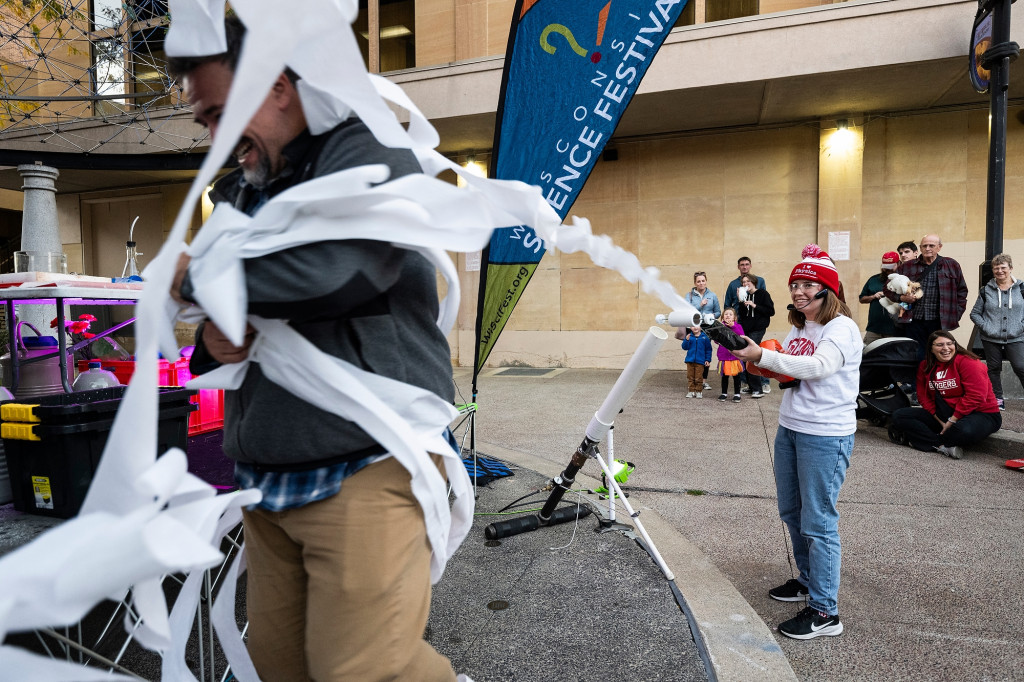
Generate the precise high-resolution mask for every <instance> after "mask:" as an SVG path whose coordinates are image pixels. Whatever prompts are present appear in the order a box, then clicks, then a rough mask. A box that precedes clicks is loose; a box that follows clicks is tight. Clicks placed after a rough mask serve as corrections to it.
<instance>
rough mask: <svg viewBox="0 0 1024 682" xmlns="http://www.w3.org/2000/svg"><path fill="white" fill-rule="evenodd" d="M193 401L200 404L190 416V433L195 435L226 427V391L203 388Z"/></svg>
mask: <svg viewBox="0 0 1024 682" xmlns="http://www.w3.org/2000/svg"><path fill="white" fill-rule="evenodd" d="M192 402H194V403H196V404H197V405H198V406H199V409H198V410H196V411H195V412H193V413H192V414H191V415H190V416H189V418H188V435H190V436H195V435H196V434H199V433H207V432H209V431H216V430H217V429H222V428H224V391H222V390H221V389H219V388H201V389H199V391H198V394H197V395H195V396H193V398H192Z"/></svg>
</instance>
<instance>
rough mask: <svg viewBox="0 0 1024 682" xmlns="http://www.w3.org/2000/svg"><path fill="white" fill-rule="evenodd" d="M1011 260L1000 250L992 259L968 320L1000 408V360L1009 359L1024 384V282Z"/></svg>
mask: <svg viewBox="0 0 1024 682" xmlns="http://www.w3.org/2000/svg"><path fill="white" fill-rule="evenodd" d="M1012 272H1013V259H1012V258H1010V254H1008V253H1001V254H999V255H998V256H996V257H995V258H993V259H992V274H993V275H995V277H993V278H992V279H990V280H989V281H988V284H986V285H985V286H983V287H982V288H981V293H979V294H978V300H977V301H976V302H975V304H974V308H973V309H972V310H971V322H973V323H974V324H976V325H978V332H979V333H980V334H981V345H982V347H983V348H984V349H985V362H986V363H987V364H988V378H989V380H990V381H991V382H992V390H993V391H994V392H995V394H996V402H997V403H999V409H1000V410H1005V409H1006V403H1005V402H1004V401H1003V377H1002V374H1003V360H1009V361H1010V367H1012V368H1013V373H1014V374H1016V375H1017V378H1018V379H1019V380H1020V383H1021V386H1024V282H1022V281H1021V280H1019V279H1016V278H1015V277H1014V276H1013V275H1012V274H1011V273H1012Z"/></svg>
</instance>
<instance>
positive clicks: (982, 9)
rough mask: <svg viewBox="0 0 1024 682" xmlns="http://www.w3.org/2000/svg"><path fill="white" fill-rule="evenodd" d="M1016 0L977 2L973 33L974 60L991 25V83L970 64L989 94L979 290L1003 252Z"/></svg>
mask: <svg viewBox="0 0 1024 682" xmlns="http://www.w3.org/2000/svg"><path fill="white" fill-rule="evenodd" d="M1014 2H1016V0H978V14H977V16H976V17H975V21H974V26H973V27H972V34H971V55H970V56H971V59H972V60H973V59H977V58H976V57H975V55H977V52H976V51H975V50H976V47H978V43H979V41H981V40H984V39H986V37H985V36H984V33H985V32H984V31H983V30H982V28H983V27H984V24H985V23H986V22H989V21H990V22H991V24H990V25H991V34H990V36H991V38H989V40H990V44H989V47H988V49H986V50H985V52H984V54H982V55H981V56H980V59H977V66H980V67H981V68H983V69H987V70H988V71H989V74H988V80H987V82H985V81H984V80H981V79H983V78H984V76H982V74H981V73H980V72H979V71H978V70H977V68H976V66H975V62H973V61H972V62H971V67H972V68H971V72H970V73H971V80H972V83H973V84H974V86H975V88H977V90H978V92H985V88H986V87H987V88H988V92H989V109H988V112H989V125H988V186H987V190H988V192H987V196H986V202H985V260H984V261H982V263H981V265H980V266H979V267H978V291H981V289H982V288H983V287H984V286H985V285H986V284H987V283H988V281H989V280H990V279H992V258H994V257H995V256H996V255H998V254H1000V253H1002V252H1003V217H1004V207H1005V203H1006V109H1007V106H1006V105H1007V99H1008V98H1009V90H1010V62H1012V61H1013V60H1014V59H1016V58H1017V56H1018V55H1019V54H1020V47H1019V46H1018V45H1017V43H1014V42H1012V41H1011V40H1010V8H1011V5H1012V4H1013V3H1014ZM969 347H970V348H971V349H972V350H975V351H980V350H981V339H980V337H979V334H978V328H977V326H975V327H974V330H973V331H972V333H971V340H970V346H969Z"/></svg>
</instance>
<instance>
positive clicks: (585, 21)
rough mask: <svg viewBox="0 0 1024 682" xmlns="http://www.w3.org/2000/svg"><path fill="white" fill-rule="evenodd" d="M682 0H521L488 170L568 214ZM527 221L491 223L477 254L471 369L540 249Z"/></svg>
mask: <svg viewBox="0 0 1024 682" xmlns="http://www.w3.org/2000/svg"><path fill="white" fill-rule="evenodd" d="M686 2H687V0H573V2H567V1H566V0H518V1H517V3H516V8H515V11H514V13H513V19H512V27H511V29H510V32H509V41H508V50H507V52H506V54H505V71H504V74H503V76H502V88H501V99H500V101H499V103H498V111H497V122H496V125H495V133H494V146H493V149H492V156H491V167H490V176H491V177H493V178H497V179H499V180H522V181H523V182H526V183H529V184H532V185H537V186H539V187H540V188H541V192H542V193H543V195H544V198H545V200H546V201H547V202H548V203H549V204H550V205H551V206H552V207H553V208H554V209H555V211H556V212H557V213H558V215H559V217H561V218H563V219H564V218H565V217H566V215H567V214H568V213H569V209H570V208H571V207H572V205H573V203H574V202H575V201H576V198H577V197H578V196H579V193H580V190H582V189H583V184H584V183H585V182H586V181H587V178H588V177H589V175H590V172H591V171H592V170H593V168H594V164H595V163H597V159H598V158H599V157H600V156H601V152H602V150H603V149H604V146H605V144H607V142H608V140H609V138H610V137H611V135H612V133H613V132H614V131H615V127H616V126H617V125H618V123H619V119H620V118H621V117H622V114H623V112H624V111H625V110H626V107H627V106H628V105H629V101H630V99H632V97H633V95H634V94H635V93H636V91H637V88H638V87H639V85H640V80H641V79H642V78H643V77H644V74H645V73H646V72H647V68H648V67H649V66H650V64H651V62H652V61H653V60H654V55H655V54H656V53H657V51H658V49H659V48H660V47H661V44H662V42H664V40H665V38H666V36H668V33H669V31H670V30H672V27H673V25H674V24H675V23H676V20H677V19H678V18H679V14H680V13H681V12H682V11H683V8H684V7H685V6H686ZM544 250H545V245H544V242H543V240H542V239H541V238H540V237H538V236H537V235H536V233H534V231H533V230H532V229H530V228H529V227H525V226H519V227H512V228H503V229H498V230H495V231H494V233H493V235H492V236H491V241H490V243H489V245H488V247H487V249H486V250H485V253H484V257H483V258H482V261H483V262H482V270H481V273H480V292H479V300H478V303H477V320H476V343H477V346H476V357H475V363H474V368H473V386H474V393H475V389H476V376H477V374H478V373H479V372H480V370H481V369H482V368H483V366H484V362H486V360H487V356H488V355H490V353H491V349H492V348H493V347H494V342H495V341H496V340H497V338H498V335H499V334H501V331H502V330H503V329H504V327H505V323H506V322H507V321H508V318H509V315H511V313H512V309H513V308H515V306H516V304H517V303H518V302H519V298H520V296H522V293H523V291H524V290H525V289H526V285H527V283H528V282H529V281H530V278H531V277H532V276H533V273H534V271H535V270H536V269H537V264H538V263H539V262H540V259H541V257H542V256H543V255H544Z"/></svg>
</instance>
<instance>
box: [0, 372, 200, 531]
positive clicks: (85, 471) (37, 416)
mask: <svg viewBox="0 0 1024 682" xmlns="http://www.w3.org/2000/svg"><path fill="white" fill-rule="evenodd" d="M125 389H126V387H124V386H117V387H114V388H102V389H99V390H95V391H83V392H81V393H62V394H57V395H50V396H41V397H37V398H32V399H31V400H32V402H31V403H28V402H22V401H18V400H11V401H7V402H5V403H2V404H0V416H2V419H3V422H2V424H0V429H2V433H3V442H4V450H5V452H6V455H7V469H8V473H9V476H10V479H11V493H12V496H13V497H14V508H15V509H17V510H18V511H21V512H25V513H28V514H39V515H41V516H55V517H57V518H61V519H67V518H71V517H72V516H75V515H76V514H77V513H78V510H79V509H81V507H82V502H84V501H85V494H86V492H87V491H88V489H89V484H90V483H92V477H93V474H95V473H96V467H97V466H99V462H100V457H101V456H102V454H103V448H104V447H106V444H107V438H108V437H109V435H110V427H111V426H112V425H113V423H114V416H115V413H116V411H117V408H118V406H119V405H120V403H121V397H122V396H123V395H124V391H125ZM193 393H194V391H189V390H186V389H183V388H178V387H167V388H161V389H160V398H159V410H160V411H159V421H158V423H157V453H158V454H163V453H164V452H165V451H167V450H168V449H170V448H172V447H178V448H181V449H182V450H184V449H185V447H186V443H187V439H188V415H189V414H190V413H191V412H192V411H193V410H195V409H196V406H195V405H194V404H192V403H190V402H189V398H190V397H191V395H192V394H193Z"/></svg>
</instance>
